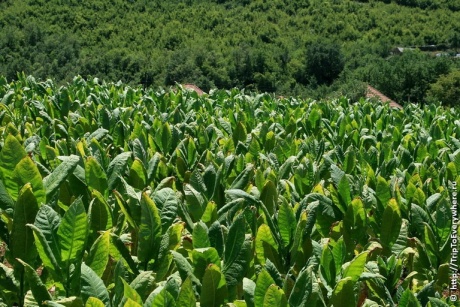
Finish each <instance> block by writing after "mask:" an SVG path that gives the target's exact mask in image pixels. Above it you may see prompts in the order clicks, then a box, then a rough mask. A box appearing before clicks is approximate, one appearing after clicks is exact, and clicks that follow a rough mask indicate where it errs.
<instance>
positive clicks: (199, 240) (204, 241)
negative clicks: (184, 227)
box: [192, 221, 211, 248]
mask: <svg viewBox="0 0 460 307" xmlns="http://www.w3.org/2000/svg"><path fill="white" fill-rule="evenodd" d="M192 241H193V248H205V247H210V246H211V243H210V242H209V235H208V227H207V226H206V224H205V223H203V222H202V221H199V222H198V223H196V224H195V227H193V233H192Z"/></svg>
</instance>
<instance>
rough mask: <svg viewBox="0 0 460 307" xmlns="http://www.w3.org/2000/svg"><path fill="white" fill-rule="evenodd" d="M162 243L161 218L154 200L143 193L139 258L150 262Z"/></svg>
mask: <svg viewBox="0 0 460 307" xmlns="http://www.w3.org/2000/svg"><path fill="white" fill-rule="evenodd" d="M160 243H161V219H160V215H159V214H158V209H157V207H156V205H155V203H154V202H153V200H152V199H151V198H150V197H149V196H148V195H147V193H145V192H144V193H142V198H141V224H140V226H139V243H138V247H137V248H138V250H137V254H138V258H139V261H141V262H148V261H149V260H150V259H152V258H153V257H154V256H155V255H157V254H158V251H159V249H160Z"/></svg>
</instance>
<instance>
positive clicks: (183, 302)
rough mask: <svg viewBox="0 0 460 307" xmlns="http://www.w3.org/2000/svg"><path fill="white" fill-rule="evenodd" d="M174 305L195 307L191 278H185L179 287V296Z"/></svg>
mask: <svg viewBox="0 0 460 307" xmlns="http://www.w3.org/2000/svg"><path fill="white" fill-rule="evenodd" d="M176 306H180V307H196V298H195V293H194V292H193V285H192V280H191V279H190V278H186V279H185V281H184V282H183V283H182V286H181V287H180V291H179V296H178V298H177V302H176Z"/></svg>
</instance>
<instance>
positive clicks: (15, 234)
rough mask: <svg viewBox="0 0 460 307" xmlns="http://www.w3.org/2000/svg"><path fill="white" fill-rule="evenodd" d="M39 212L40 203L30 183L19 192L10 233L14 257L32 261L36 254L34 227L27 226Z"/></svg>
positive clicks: (10, 246) (10, 245)
mask: <svg viewBox="0 0 460 307" xmlns="http://www.w3.org/2000/svg"><path fill="white" fill-rule="evenodd" d="M37 212H38V203H37V199H36V198H35V195H34V193H33V191H32V186H31V185H30V184H29V183H28V184H26V185H25V186H24V187H23V188H22V189H21V191H20V192H19V196H18V200H17V202H16V207H15V210H14V216H13V229H12V231H11V235H10V244H9V248H10V251H11V255H12V257H13V258H20V259H21V260H23V261H26V262H32V260H33V258H34V256H35V255H36V253H35V252H34V251H35V247H34V237H33V233H32V229H30V228H29V227H27V224H31V223H33V222H34V220H35V216H36V215H37Z"/></svg>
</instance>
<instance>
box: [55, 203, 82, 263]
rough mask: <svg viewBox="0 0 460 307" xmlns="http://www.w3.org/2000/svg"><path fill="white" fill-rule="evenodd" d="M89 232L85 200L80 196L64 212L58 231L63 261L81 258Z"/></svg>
mask: <svg viewBox="0 0 460 307" xmlns="http://www.w3.org/2000/svg"><path fill="white" fill-rule="evenodd" d="M87 234H88V221H87V216H86V212H85V207H84V206H83V202H82V200H81V198H79V199H77V200H75V201H74V202H73V203H72V205H71V206H70V207H69V209H68V210H67V212H66V213H65V214H64V217H63V219H62V221H61V224H60V225H59V229H58V232H57V235H58V237H59V247H60V250H61V259H62V261H64V262H72V261H74V260H76V259H79V258H80V255H81V253H82V252H83V249H84V247H85V242H86V237H87Z"/></svg>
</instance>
